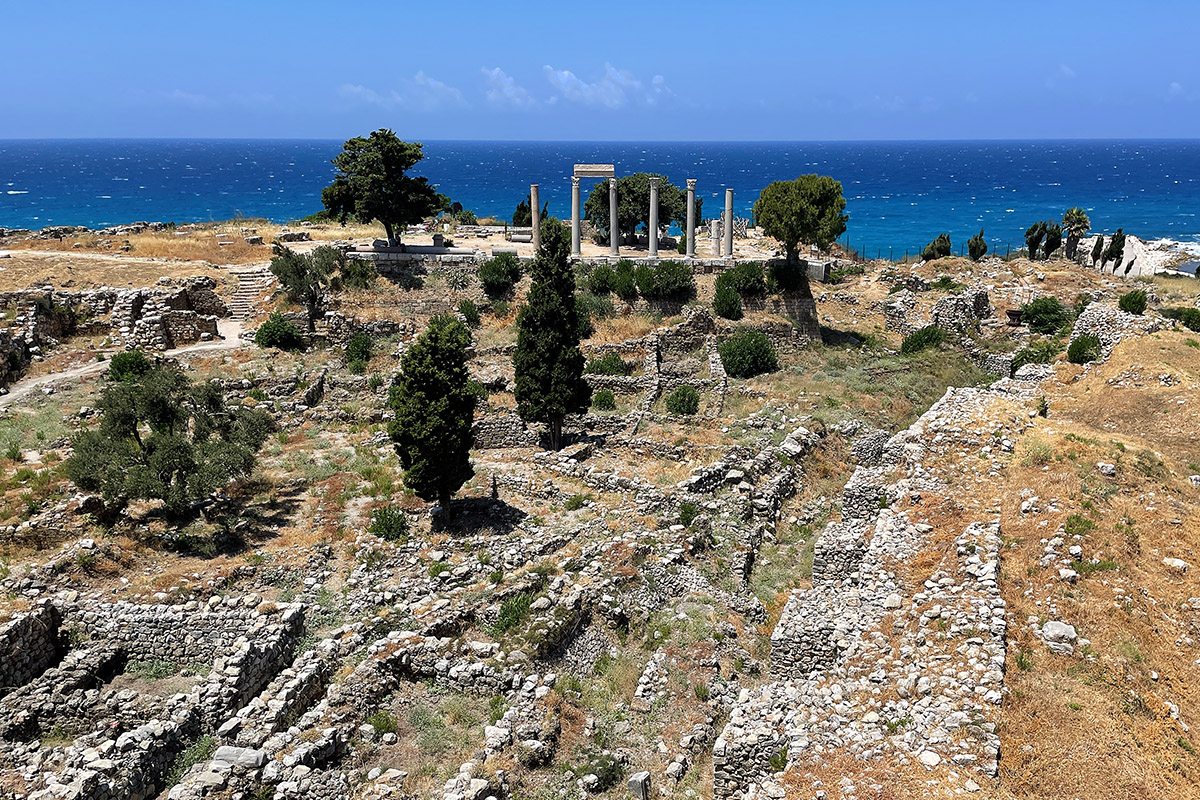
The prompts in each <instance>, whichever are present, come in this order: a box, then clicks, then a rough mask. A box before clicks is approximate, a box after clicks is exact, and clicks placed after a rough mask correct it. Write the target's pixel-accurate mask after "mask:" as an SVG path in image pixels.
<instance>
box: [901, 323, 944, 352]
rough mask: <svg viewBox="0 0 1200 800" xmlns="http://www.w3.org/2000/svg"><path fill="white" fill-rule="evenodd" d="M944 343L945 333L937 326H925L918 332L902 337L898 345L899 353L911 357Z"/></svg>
mask: <svg viewBox="0 0 1200 800" xmlns="http://www.w3.org/2000/svg"><path fill="white" fill-rule="evenodd" d="M944 341H946V332H945V331H944V330H942V329H941V328H939V327H938V326H937V325H926V326H925V327H924V328H921V329H920V330H919V331H913V332H912V333H910V334H909V335H908V336H905V337H904V341H903V342H901V343H900V352H901V353H902V354H904V355H906V356H911V355H914V354H916V353H919V352H921V351H922V350H925V349H927V348H930V347H937V346H939V345H941V344H942V342H944Z"/></svg>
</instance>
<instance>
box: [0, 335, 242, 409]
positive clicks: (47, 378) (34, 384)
mask: <svg viewBox="0 0 1200 800" xmlns="http://www.w3.org/2000/svg"><path fill="white" fill-rule="evenodd" d="M217 332H218V333H219V334H220V335H221V336H223V337H225V338H223V339H216V340H213V341H211V342H197V343H196V344H190V345H187V346H186V347H177V348H175V349H174V350H167V351H166V352H165V353H163V355H164V356H167V357H169V358H174V357H175V356H183V355H191V354H193V353H206V352H213V351H218V350H236V349H238V348H239V347H241V346H242V345H243V344H244V343H243V342H242V338H241V335H242V323H241V322H239V321H238V320H234V319H223V320H219V321H218V322H217ZM106 369H108V362H107V361H95V362H92V363H90V364H84V365H83V366H80V367H73V368H72V369H68V370H63V371H62V372H54V373H51V374H49V375H42V376H40V377H37V378H26V379H25V380H20V381H17V382H16V383H14V384H13V385H12V386H11V387H10V388H9V392H8V394H6V395H2V396H0V408H3V407H5V406H9V405H12V404H13V403H16V402H17V401H18V400H20V399H22V398H24V397H26V396H28V395H29V394H31V393H32V392H35V391H37V390H38V389H41V388H42V387H44V386H48V385H50V384H53V383H57V382H59V381H65V380H72V379H74V378H82V377H85V376H87V375H94V374H96V373H99V372H104V371H105V370H106Z"/></svg>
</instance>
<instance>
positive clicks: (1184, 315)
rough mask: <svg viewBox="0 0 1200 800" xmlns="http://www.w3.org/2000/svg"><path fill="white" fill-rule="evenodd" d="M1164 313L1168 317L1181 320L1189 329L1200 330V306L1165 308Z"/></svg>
mask: <svg viewBox="0 0 1200 800" xmlns="http://www.w3.org/2000/svg"><path fill="white" fill-rule="evenodd" d="M1162 315H1163V316H1164V317H1166V318H1167V319H1177V320H1179V321H1180V322H1182V323H1183V325H1184V327H1185V328H1187V329H1189V330H1193V331H1200V308H1190V307H1188V306H1175V307H1174V308H1164V309H1163V310H1162Z"/></svg>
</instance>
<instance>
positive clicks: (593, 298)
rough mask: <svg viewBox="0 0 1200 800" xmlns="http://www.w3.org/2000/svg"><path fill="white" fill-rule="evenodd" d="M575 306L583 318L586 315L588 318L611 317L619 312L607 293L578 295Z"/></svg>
mask: <svg viewBox="0 0 1200 800" xmlns="http://www.w3.org/2000/svg"><path fill="white" fill-rule="evenodd" d="M575 308H576V313H577V314H578V315H579V316H580V317H581V318H582V317H586V318H587V319H588V320H593V319H609V318H610V317H612V316H613V315H615V314H616V313H617V312H616V309H614V308H613V303H612V298H610V297H608V296H605V295H594V294H579V295H576V296H575ZM590 335H591V334H589V336H590Z"/></svg>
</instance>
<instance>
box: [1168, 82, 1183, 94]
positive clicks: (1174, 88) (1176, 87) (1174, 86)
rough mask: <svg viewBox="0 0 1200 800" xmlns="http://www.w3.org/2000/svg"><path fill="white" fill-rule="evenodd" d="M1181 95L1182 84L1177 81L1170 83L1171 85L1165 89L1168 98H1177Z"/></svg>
mask: <svg viewBox="0 0 1200 800" xmlns="http://www.w3.org/2000/svg"><path fill="white" fill-rule="evenodd" d="M1181 94H1183V84H1182V83H1180V82H1179V81H1171V85H1170V86H1168V87H1167V95H1168V96H1169V97H1179V96H1180V95H1181Z"/></svg>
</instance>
